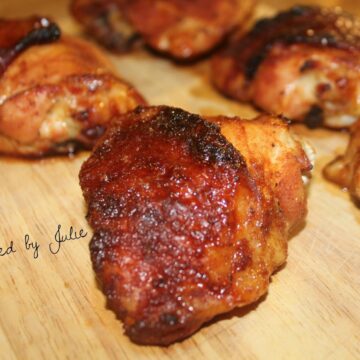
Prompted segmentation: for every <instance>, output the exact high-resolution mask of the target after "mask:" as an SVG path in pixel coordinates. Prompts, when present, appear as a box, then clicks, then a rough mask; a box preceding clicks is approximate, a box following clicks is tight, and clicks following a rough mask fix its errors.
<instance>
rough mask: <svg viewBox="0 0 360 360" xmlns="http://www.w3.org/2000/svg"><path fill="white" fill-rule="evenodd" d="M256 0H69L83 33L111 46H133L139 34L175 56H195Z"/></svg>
mask: <svg viewBox="0 0 360 360" xmlns="http://www.w3.org/2000/svg"><path fill="white" fill-rule="evenodd" d="M254 3H255V0H193V1H189V0H155V1H154V0H131V1H130V0H73V2H72V5H71V9H72V13H73V14H74V16H75V18H76V19H77V20H78V21H79V22H81V23H82V24H83V25H84V26H85V28H86V29H87V32H88V33H89V34H90V35H92V36H94V37H95V38H97V39H98V41H99V42H101V43H102V44H104V45H105V46H107V47H108V48H110V49H112V50H114V51H119V52H122V51H126V50H129V48H131V46H132V44H133V43H134V41H135V40H136V39H137V37H138V36H139V35H140V36H141V37H142V38H143V39H144V40H145V42H146V43H147V44H148V45H150V46H151V47H152V48H154V49H155V50H157V51H159V52H162V53H165V54H168V55H170V56H172V57H174V58H176V59H193V58H196V57H199V56H201V55H203V54H205V53H207V52H209V51H210V50H212V49H213V48H214V47H216V46H217V45H218V44H220V43H221V41H222V40H223V39H224V38H225V37H226V36H227V35H228V34H229V33H230V32H232V31H233V30H234V29H235V28H236V27H238V26H239V25H241V24H242V23H244V22H245V21H246V20H247V18H248V17H249V14H250V13H251V11H252V9H253V7H254Z"/></svg>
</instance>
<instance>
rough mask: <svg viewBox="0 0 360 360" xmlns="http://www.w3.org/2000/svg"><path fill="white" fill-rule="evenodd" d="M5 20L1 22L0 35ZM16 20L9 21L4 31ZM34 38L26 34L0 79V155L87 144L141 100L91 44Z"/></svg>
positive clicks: (54, 150) (38, 153) (53, 150)
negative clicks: (42, 42) (23, 45)
mask: <svg viewBox="0 0 360 360" xmlns="http://www.w3.org/2000/svg"><path fill="white" fill-rule="evenodd" d="M25 21H26V20H25ZM6 24H7V21H6V20H2V22H1V26H0V28H1V29H2V30H0V34H1V35H2V36H6V31H4V27H6ZM14 24H16V22H15V21H14V20H11V21H9V22H8V26H9V27H8V31H10V32H11V31H12V29H13V28H14ZM19 24H20V27H21V24H22V21H19ZM33 38H34V36H33V35H31V36H30V37H28V36H27V35H24V37H23V38H22V40H21V41H22V42H23V43H26V44H27V48H26V49H25V50H24V51H22V52H21V53H19V54H17V56H16V57H13V59H12V61H10V62H9V61H8V63H7V66H6V68H5V67H4V71H3V73H2V75H1V77H0V153H3V154H8V155H22V156H41V155H44V154H48V153H70V152H73V151H74V149H75V148H76V147H77V146H82V147H85V148H91V147H92V146H93V144H94V142H95V141H96V140H97V138H98V137H99V136H100V135H101V134H102V133H103V131H104V129H105V127H106V125H107V123H108V122H109V121H110V119H111V118H112V117H113V116H117V115H119V114H121V113H124V112H126V111H129V110H132V109H134V108H135V107H136V106H138V105H139V104H144V100H143V98H142V97H141V96H140V95H139V94H138V92H137V91H135V90H134V89H133V88H132V87H131V86H130V85H129V84H127V83H126V82H124V81H123V80H121V79H120V78H118V77H117V76H116V75H115V74H114V71H113V68H112V66H111V64H110V63H109V62H108V60H107V59H106V58H105V57H104V56H103V55H102V53H101V52H100V51H99V50H98V49H97V48H96V47H94V46H93V45H91V44H89V43H87V42H85V41H83V40H80V39H76V38H72V37H67V36H64V37H62V38H61V39H60V40H58V41H56V42H53V43H51V44H46V45H33V46H31V41H32V39H33ZM35 38H36V37H35ZM17 43H18V41H16V42H14V43H13V45H14V44H17ZM35 44H37V42H35ZM10 46H11V45H10ZM2 49H7V48H5V47H4V48H2ZM10 50H11V47H10ZM8 52H9V50H6V51H1V54H7V53H8ZM7 58H8V56H7ZM0 59H2V56H1V55H0ZM0 62H1V61H0Z"/></svg>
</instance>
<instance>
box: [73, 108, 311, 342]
mask: <svg viewBox="0 0 360 360" xmlns="http://www.w3.org/2000/svg"><path fill="white" fill-rule="evenodd" d="M209 120H210V121H208V120H205V119H204V118H201V117H200V116H197V115H193V114H190V113H188V112H185V111H183V110H181V109H177V108H171V107H166V106H159V107H145V108H144V107H139V108H137V109H136V110H134V111H133V112H130V113H128V114H125V115H123V116H121V117H119V118H118V119H117V121H114V123H113V124H112V126H111V128H109V129H108V130H107V132H106V134H105V135H104V137H103V138H102V139H101V140H100V142H99V143H98V144H97V145H96V147H95V149H94V151H93V153H92V155H91V156H90V158H89V159H88V160H87V161H86V162H85V163H84V164H83V166H82V168H81V171H80V184H81V187H82V190H83V193H84V197H85V199H86V202H87V204H88V215H87V219H88V221H89V223H90V225H91V226H92V227H93V229H94V236H93V238H92V240H91V244H90V249H91V259H92V262H93V267H94V270H95V272H96V275H97V277H98V280H99V281H100V284H101V286H102V289H103V291H104V293H105V295H106V296H107V301H108V306H109V307H110V308H111V309H112V310H114V311H115V313H116V314H117V315H118V316H119V318H120V319H121V320H122V321H123V323H124V326H125V331H126V333H127V335H128V336H129V337H130V338H131V339H132V340H133V341H135V342H139V343H143V344H162V345H165V344H169V343H172V342H174V341H177V340H180V339H183V338H185V337H187V336H189V335H190V334H192V333H193V332H194V331H196V330H197V329H198V328H199V327H200V326H201V325H202V324H203V323H205V322H206V321H208V320H210V319H211V318H213V317H214V316H216V315H218V314H221V313H224V312H228V311H230V310H232V309H234V308H236V307H239V306H244V305H246V304H249V303H252V302H254V301H256V300H258V299H259V298H260V297H261V296H262V295H263V294H264V293H266V291H267V289H268V286H269V279H270V276H271V274H272V273H273V272H274V270H276V269H277V268H278V267H279V266H280V265H282V264H283V263H284V262H285V259H286V256H287V242H288V239H289V235H290V233H291V231H292V230H294V229H295V228H296V227H298V226H299V225H300V224H302V222H303V221H304V218H305V215H306V191H305V187H304V184H303V181H302V176H306V175H307V174H308V172H309V171H310V169H311V164H310V161H309V159H308V157H307V155H306V154H305V152H304V150H303V148H302V146H301V144H300V143H299V142H298V141H297V140H295V139H294V138H293V137H292V136H291V135H290V133H289V131H288V127H287V125H286V124H284V123H283V122H282V121H281V120H279V119H277V118H271V117H268V116H261V117H259V118H257V119H255V120H254V121H243V120H241V119H238V118H225V117H217V118H211V119H209Z"/></svg>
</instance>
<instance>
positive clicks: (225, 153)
mask: <svg viewBox="0 0 360 360" xmlns="http://www.w3.org/2000/svg"><path fill="white" fill-rule="evenodd" d="M159 109H160V111H159V112H158V114H157V115H156V117H155V118H154V119H153V120H151V128H152V129H153V131H155V132H159V133H161V134H163V135H165V136H167V137H171V138H177V139H179V140H181V141H184V142H185V143H186V144H187V147H188V149H189V151H190V153H191V154H192V155H193V156H195V157H196V158H197V159H198V160H200V161H202V162H204V163H207V164H216V165H219V166H222V165H229V166H230V167H232V168H234V169H239V168H244V167H246V164H245V161H244V159H243V157H242V156H241V155H240V153H239V152H238V151H237V150H236V149H235V148H234V147H233V145H231V144H230V143H229V142H228V141H227V140H226V139H225V137H224V136H223V135H222V134H221V132H220V128H219V126H218V125H215V124H213V123H209V122H207V121H205V120H203V119H202V118H201V117H200V116H198V115H194V114H190V113H188V112H186V111H184V110H181V109H178V108H171V107H167V106H162V107H160V108H159Z"/></svg>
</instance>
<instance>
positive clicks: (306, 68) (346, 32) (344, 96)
mask: <svg viewBox="0 0 360 360" xmlns="http://www.w3.org/2000/svg"><path fill="white" fill-rule="evenodd" d="M212 67H213V81H214V83H215V85H216V86H217V87H218V88H219V89H220V90H221V91H222V92H223V93H224V94H226V95H228V96H230V97H233V98H235V99H238V100H240V101H252V102H253V103H254V104H255V105H256V106H258V107H259V108H261V109H263V110H265V111H267V112H269V113H274V114H282V115H284V116H286V117H288V118H289V119H292V120H296V121H304V122H307V124H308V125H309V126H310V127H315V126H318V125H325V126H328V127H334V128H343V127H349V126H350V125H351V124H353V123H354V122H355V121H356V120H357V118H358V117H359V116H360V104H359V100H358V99H359V98H360V86H359V84H360V20H358V19H356V18H354V17H352V16H350V15H349V14H346V13H344V12H343V11H341V10H339V9H338V8H336V9H321V8H318V7H305V6H301V7H299V6H298V7H294V8H292V9H290V10H288V11H285V12H282V13H280V14H278V15H277V16H275V17H273V18H270V19H264V20H260V21H259V22H257V24H256V25H255V26H254V28H253V29H252V30H251V31H250V32H249V33H248V34H247V35H246V36H245V37H243V38H242V39H240V40H238V41H236V42H234V43H233V44H231V45H230V46H229V47H228V48H227V49H226V50H225V51H223V52H222V53H221V54H220V55H218V56H216V57H215V58H214V61H213V64H212Z"/></svg>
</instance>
